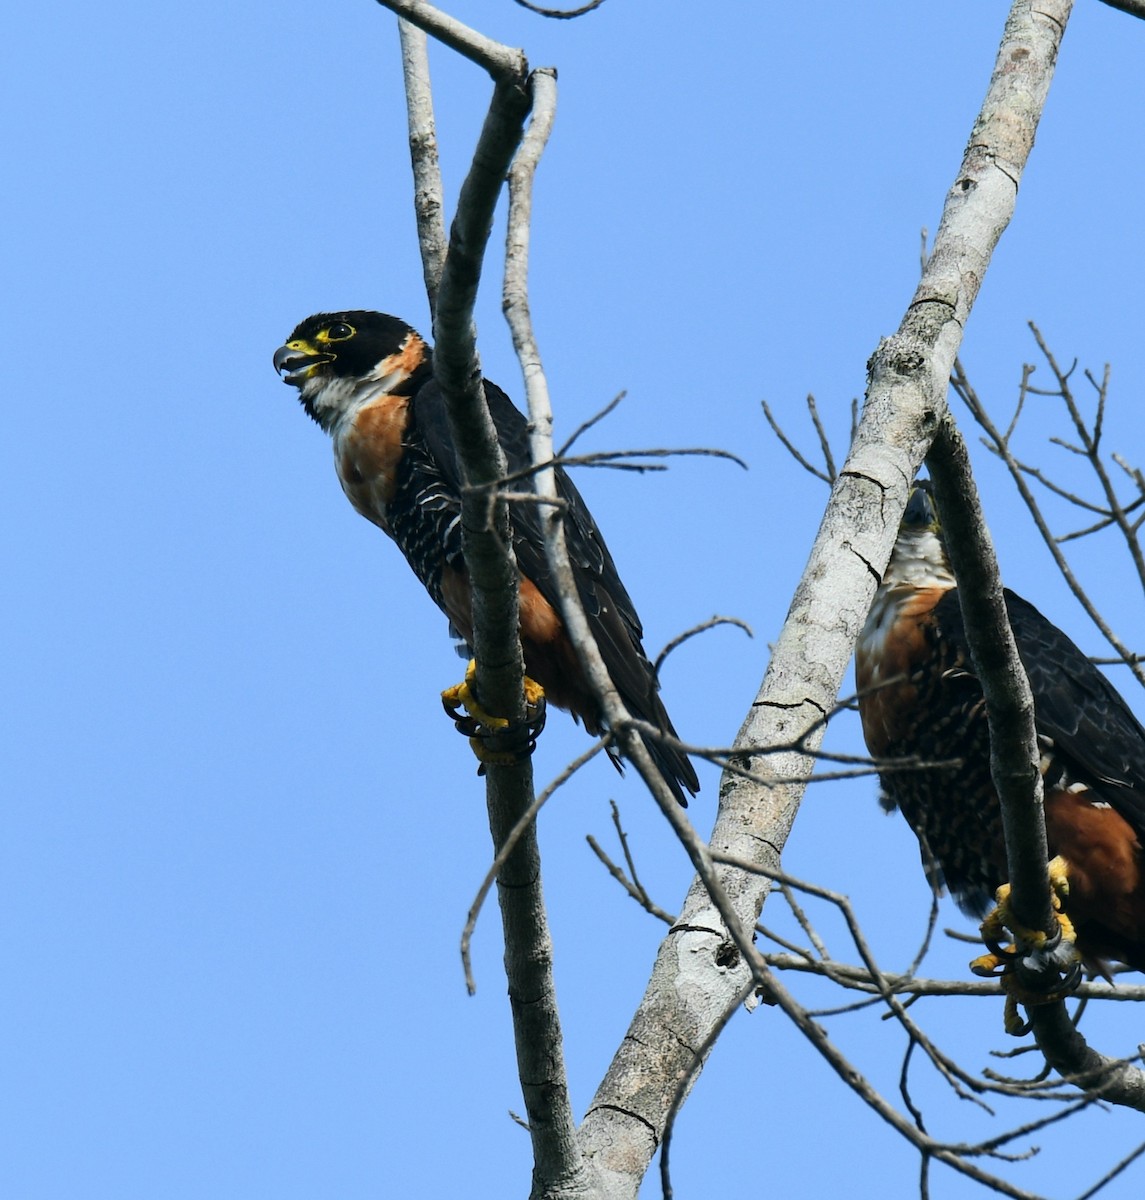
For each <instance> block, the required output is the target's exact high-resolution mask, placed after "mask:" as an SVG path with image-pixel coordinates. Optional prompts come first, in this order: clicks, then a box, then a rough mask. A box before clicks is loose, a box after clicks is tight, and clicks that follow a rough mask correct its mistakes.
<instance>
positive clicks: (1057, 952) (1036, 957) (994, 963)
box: [970, 855, 1081, 1037]
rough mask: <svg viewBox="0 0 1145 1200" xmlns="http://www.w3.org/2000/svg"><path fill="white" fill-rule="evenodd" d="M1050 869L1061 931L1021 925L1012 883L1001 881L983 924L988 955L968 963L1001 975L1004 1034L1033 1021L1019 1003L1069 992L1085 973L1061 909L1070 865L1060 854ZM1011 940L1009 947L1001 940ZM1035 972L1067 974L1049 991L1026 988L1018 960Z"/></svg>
mask: <svg viewBox="0 0 1145 1200" xmlns="http://www.w3.org/2000/svg"><path fill="white" fill-rule="evenodd" d="M1048 866H1049V873H1050V888H1051V896H1050V903H1051V906H1052V907H1053V910H1054V916H1055V917H1056V918H1057V926H1058V928H1057V932H1056V933H1055V934H1053V935H1052V936H1051V935H1048V934H1046V933H1045V932H1044V931H1043V930H1040V929H1026V928H1024V927H1023V926H1022V925H1020V924H1019V923H1018V921H1017V920H1016V919H1015V917H1014V915H1013V912H1012V911H1011V909H1010V885H1009V884H1008V883H1006V884H1003V885H1002V886H1001V887H1000V888H999V889H998V891H997V892H996V893H995V895H994V900H995V907H994V909H993V910H992V911H991V912H990V913H989V914H988V915H987V917H986V919H985V920H984V921H983V922H982V927H981V928H982V940H983V941H984V942H985V943H986V946H987V949H988V950H989V953H988V954H983V955H980V956H979V957H978V958H976V959H974V961H973V962H972V963H971V964H970V970H971V971H973V972H974V974H975V975H981V976H984V977H986V978H992V979H997V980H998V981H999V982H1000V983H1001V985H1002V990H1003V991H1004V992H1005V993H1006V1013H1005V1018H1004V1021H1005V1026H1006V1032H1007V1033H1011V1034H1014V1035H1015V1036H1017V1037H1021V1036H1022V1035H1023V1034H1025V1033H1028V1032H1029V1025H1027V1024H1026V1022H1024V1021H1023V1020H1022V1019H1021V1018H1020V1017H1019V1015H1018V1004H1019V1003H1021V1004H1025V1005H1033V1004H1050V1003H1052V1002H1053V1001H1055V1000H1061V999H1063V998H1064V997H1066V996H1068V995H1069V994H1070V992H1072V991H1073V989H1074V988H1075V987H1076V986H1077V982H1078V979H1079V978H1080V977H1081V962H1080V955H1079V954H1078V952H1077V945H1076V942H1077V935H1076V933H1075V932H1074V927H1073V922H1072V921H1071V920H1070V919H1069V917H1067V916H1066V915H1065V913H1064V912H1063V911H1062V902H1063V900H1064V899H1065V897H1066V896H1068V895H1069V871H1068V865H1067V863H1066V861H1065V859H1064V858H1062V857H1061V856H1060V855H1059V856H1058V857H1057V858H1055V859H1053V860H1051V862H1050V863H1049V864H1048ZM1007 938H1008V939H1010V944H1009V945H1003V944H1002V943H1003V942H1004V941H1006V939H1007ZM1019 962H1020V963H1021V964H1022V966H1024V967H1026V968H1028V969H1029V970H1032V971H1039V970H1040V971H1042V972H1045V971H1046V970H1049V969H1052V970H1054V971H1056V972H1059V973H1062V974H1063V976H1064V978H1062V980H1061V982H1060V983H1059V984H1058V985H1057V986H1056V987H1053V988H1051V989H1049V990H1037V989H1034V988H1030V987H1026V986H1024V985H1023V984H1022V982H1021V981H1020V979H1019V977H1018V975H1017V973H1016V971H1015V968H1016V966H1017V965H1018V963H1019Z"/></svg>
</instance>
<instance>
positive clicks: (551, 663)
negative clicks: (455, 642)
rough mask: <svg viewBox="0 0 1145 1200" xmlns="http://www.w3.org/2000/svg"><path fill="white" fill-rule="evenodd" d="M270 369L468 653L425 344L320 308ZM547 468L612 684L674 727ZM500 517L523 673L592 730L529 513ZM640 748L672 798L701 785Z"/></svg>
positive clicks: (615, 583)
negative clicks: (509, 556) (509, 548)
mask: <svg viewBox="0 0 1145 1200" xmlns="http://www.w3.org/2000/svg"><path fill="white" fill-rule="evenodd" d="M274 366H275V369H276V370H277V371H278V372H279V373H280V374H281V375H282V377H283V379H284V380H285V381H286V382H287V383H289V384H291V385H292V386H293V387H296V388H297V389H298V392H299V396H300V398H301V400H302V406H303V408H305V409H306V411H307V413H309V414H310V416H311V417H313V418H314V420H315V421H316V422H317V423H318V424H319V425H321V426H322V428H323V429H324V430H325V431H326V432H327V433H328V434H330V436H331V437H332V438H333V440H334V466H335V469H336V470H337V472H338V481H339V482H340V483H341V484H342V489H343V491H344V492H345V493H346V495H347V496H348V497H349V499H350V502H351V504H353V506H354V507H355V508H356V509H357V510H358V512H359V513H361V514H362V516H363V517H365V518H366V519H367V520H369V521H372V522H373V523H374V524H375V525H377V526H378V527H379V528H380V529H382V530H383V531H384V532H386V533H388V534H389V535H390V537H392V538H393V539H394V541H395V542H397V544H398V547H399V548H400V549H401V551H402V553H403V554H404V555H405V557H406V560H407V561H408V563H409V565H410V566H411V567H412V568H413V570H414V574H416V575H417V577H418V579H420V580H421V582H422V584H423V585H424V587H425V589H426V591H428V592H429V594H430V596H431V597H432V598H433V600H434V603H435V604H437V606H438V608H440V609H441V610H442V611H443V612H444V613H445V615H446V616H447V617H448V618H449V620H450V623H451V625H452V627H453V629H454V631H455V632H456V633H457V634H458V635H459V636H460V637H461V638H462V639H463V640H464V641H465V642H466V643H467V644H468V645H469V647H470V648H471V652H472V645H473V618H472V615H471V605H470V592H469V579H468V575H467V572H466V569H465V561H464V559H463V558H462V553H461V520H460V514H461V477H460V471H459V469H458V465H457V458H456V455H455V453H454V448H453V443H452V440H451V438H450V433H449V424H448V422H447V420H446V412H445V401H444V398H443V396H442V394H441V391H440V389H439V388H438V385H437V383H436V382H435V381H434V377H433V363H432V352H431V350H430V349H429V347H428V346H427V345H426V343H425V342H424V341H423V340H422V338H421V337H420V336H419V335H418V334H417V333H416V332H415V331H414V330H413V329H411V328H410V327H409V326H408V325H407V324H406V323H405V322H404V321H400V320H398V319H397V318H396V317H390V316H386V315H384V314H382V313H376V312H365V311H351V312H337V313H318V314H316V315H315V316H312V317H308V318H307V319H306V320H305V321H303V322H302V324H301V325H299V326H298V327H297V329H295V330H294V332H293V333H292V334H291V335H290V337H289V338H288V339H287V341H286V344H285V345H284V346H280V347H279V349H278V350H276V351H275V354H274ZM485 398H486V400H487V402H488V404H489V411H490V414H491V415H492V418H493V423H494V425H495V426H496V428H497V435H498V439H499V441H500V443H501V448H502V449H503V450H504V452H505V457H506V459H507V460H508V467H509V471H510V473H516V472H519V471H522V470H527V469H528V468H529V467H530V466H531V465H532V458H531V455H530V451H529V438H528V425H527V423H526V420H525V417H524V416H523V415H522V414H521V413H520V412H519V411H518V410H517V409H516V408H515V407H514V405H513V402H512V401H511V400H510V399H509V398H508V396H506V395H505V393H504V392H502V391H501V389H500V388H498V387H497V386H496V385H495V384H492V383H490V382H489V381H488V380H485ZM556 476H557V490H558V493H559V495H560V496H561V498H562V499H563V500H564V501H565V503H566V504H567V508H566V510H565V533H566V536H567V539H568V550H569V557H570V558H571V560H572V565H573V572H574V574H575V576H576V582H577V590H578V592H579V594H580V598H581V601H582V603H583V604H584V607H585V611H586V612H587V614H588V618H589V622H590V624H591V627H592V632H593V635H594V637H595V638H596V644H597V646H598V647H599V649H600V653H601V655H602V656H603V658H604V662H605V665H606V666H607V667H608V672H609V674H610V676H611V677H612V682H613V683H614V684H615V686H616V689H617V691H618V692H619V693H620V696H621V698H622V699H623V701H624V703H625V705H626V706H627V708H628V711H629V712H630V713H631V714H632V715H633V716H634V717H637V718H639V719H641V720H644V721H647V722H649V723H650V724H652V725H653V726H655V727H656V728H658V729H660V730H662V731H663V732H664V733H665V734H668V735H671V736H674V735H675V730H674V729H673V728H672V722H671V720H670V719H669V717H668V713H667V712H666V711H665V709H664V705H663V703H662V702H661V700H660V697H659V695H658V689H659V684H658V681H657V679H656V676H655V674H654V672H653V670H652V666H651V664H650V663H649V661H648V658H647V656H646V655H645V653H644V647H643V645H642V644H641V638H642V636H643V630H642V629H641V626H640V618H639V617H638V616H637V615H636V609H635V607H634V605H633V603H632V600H631V599H630V598H629V595H628V592H627V591H626V590H625V587H624V584H623V583H621V581H620V576H619V575H618V574H617V570H616V565H615V564H614V563H613V561H612V555H611V554H609V552H608V547H607V546H606V545H605V544H604V538H603V537H601V535H600V532H599V530H598V529H597V527H596V524H595V522H594V521H593V519H592V515H591V514H590V513H589V511H588V507H587V506H586V505H585V502H584V501H583V500H582V499H581V497H580V493H579V492H578V491H577V490H576V488H575V487H574V486H573V483H572V480H571V479H569V477H568V476H567V475H566V474H565V472H564V471H563V470H560V469H559V468H558V469H557V472H556ZM531 487H532V480H531V477H528V476H526V477H525V478H524V479H522V480H520V481H519V482H514V488H515V489H517V490H521V489H529V488H531ZM509 516H510V521H511V524H512V530H513V549H514V551H515V552H516V556H517V565H518V568H519V569H520V573H521V587H520V600H521V646H522V649H523V650H524V655H525V669H526V671H527V672H528V674H529V675H530V676H531V677H532V678H533V679H534V680H536V681H537V683H539V684H540V685H541V687H542V688H544V690H545V693H546V695H547V698H548V699H549V701H551V702H552V703H554V704H556V705H557V706H558V707H560V708H565V709H568V710H569V711H570V712H571V713H572V714H573V716H574V717H576V718H578V719H579V720H581V721H583V722H584V725H585V728H586V729H587V730H588V731H589V733H592V734H600V733H601V732H602V731H603V727H604V726H603V721H602V717H601V712H600V708H599V706H598V704H597V702H596V699H595V697H594V696H593V694H592V690H591V688H590V687H589V685H588V681H587V680H586V678H585V676H584V672H583V671H582V669H581V666H580V662H579V660H578V658H577V655H576V651H575V649H574V648H573V645H572V642H571V641H570V639H569V636H568V634H567V632H566V631H565V627H564V624H563V622H562V620H561V617H560V604H559V595H558V592H557V586H556V583H555V581H554V580H553V578H552V576H551V574H550V572H549V568H548V565H547V563H546V560H545V553H544V546H543V543H542V538H541V526H540V521H539V519H538V515H537V510H536V508H535V506H533V505H531V504H520V503H517V504H512V505H510V507H509ZM646 745H647V747H648V751H649V753H650V754H651V756H652V758H653V760H654V761H655V763H656V765H657V767H658V768H659V770H660V773H661V774H662V775H663V777H664V781H665V783H667V785H668V787H669V788H670V789H671V790H672V793H673V795H674V796H675V797H676V799H677V800H679V801H680V803H681V804H686V803H687V800H686V797H685V794H684V793H685V792H689V793H691V794H693V795H694V794H695V793H696V792H697V791H698V790H699V786H700V785H699V782H698V780H697V779H696V773H695V771H694V770H693V768H692V764H691V763H690V762H689V761H688V759H687V758H686V756H685V755H684V754H682V753H681V752H679V751H678V750H676V749H674V748H672V747H670V746H666V745H663V744H662V743H660V742H658V741H656V740H655V739H653V738H648V739H646Z"/></svg>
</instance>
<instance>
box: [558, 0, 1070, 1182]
mask: <svg viewBox="0 0 1145 1200" xmlns="http://www.w3.org/2000/svg"><path fill="white" fill-rule="evenodd" d="M1070 7H1071V6H1070V4H1069V3H1068V0H1051V2H1049V3H1041V4H1040V5H1039V6H1038V7H1037V9H1035V6H1034V5H1033V4H1031V3H1029V2H1028V0H1019V2H1018V3H1015V4H1014V6H1013V8H1012V9H1011V12H1010V15H1009V17H1008V19H1007V22H1006V27H1005V31H1004V35H1003V39H1002V43H1001V46H1000V49H999V53H998V57H997V60H996V63H995V68H994V73H993V76H992V78H991V81H990V85H989V88H988V90H987V95H986V99H985V102H984V104H983V106H982V110H981V112H980V114H979V116H978V119H977V121H976V122H975V125H974V129H973V132H972V135H971V138H970V144H969V147H968V149H967V151H966V154H965V156H964V159H963V162H962V165H961V167H960V169H959V172H958V175H957V176H956V178H955V182H954V184H953V186H952V187H951V189H950V191H949V193H948V195H947V200H946V205H945V208H944V212H943V218H942V223H941V225H940V227H939V230H938V234H937V236H936V238H935V248H934V252H933V254H932V255H931V258H930V261H929V262H928V264H927V268H926V271H925V272H924V274H923V278H922V280H921V282H920V284H919V286H918V289H917V291H916V294H915V296H914V298H913V299H912V301H911V303H910V305H909V307H908V309H907V312H906V314H905V316H904V318H903V321H902V324H901V325H900V328H899V330H898V332H897V333H896V334H895V335H894V336H893V337H892V338H890V339H888V340H887V341H885V342H884V343H883V344H882V345H881V346H880V347H879V349H878V350H877V351H876V353H875V356H874V358H873V360H872V362H871V367H870V377H869V385H868V390H867V399H866V404H865V406H864V411H863V417H862V420H861V422H860V425H859V428H858V430H857V433H856V438H855V442H854V445H853V447H852V450H851V454H850V456H849V457H848V460H847V462H846V463H845V464H844V466H843V468H842V469H841V471H840V474H839V478H838V479H837V480H836V482H835V485H834V487H833V489H832V494H831V499H830V501H829V503H828V507H827V511H826V513H825V514H824V517H823V522H822V524H821V527H820V530H819V533H818V536H817V537H816V540H815V543H814V545H813V547H812V550H811V556H810V560H809V562H808V565H807V567H806V569H805V571H804V574H803V577H802V579H801V580H800V583H799V585H798V587H797V589H796V593H795V596H794V598H793V600H792V604H791V608H790V610H789V612H788V617H787V620H786V621H785V623H784V627H783V630H782V632H781V633H780V636H779V639H778V641H777V642H776V646H775V651H774V653H773V655H772V659H771V663H770V664H769V666H768V670H767V674H766V676H765V678H764V682H763V686H762V687H761V689H760V693H759V695H758V696H757V698H756V700H755V702H754V704H753V705H752V709H751V712H750V713H749V714H748V717H747V719H746V720H745V722H744V724H743V727H742V728H741V730H740V734H739V736H738V738H737V743H736V744H737V747H738V749H739V752H740V753H741V754H742V755H743V756H744V759H745V760H746V761H747V762H748V763H749V764H752V760H753V758H754V756H753V753H752V752H753V750H755V749H758V748H762V747H768V746H772V745H776V744H779V743H794V744H803V745H805V746H806V749H807V750H808V751H813V750H815V749H816V748H817V747H818V742H819V738H820V737H821V733H817V734H811V735H810V736H809V737H807V739H806V741H805V742H801V741H800V739H801V738H802V737H803V736H804V734H806V733H807V732H808V731H810V730H811V729H812V727H813V726H814V725H815V723H816V722H817V721H819V720H820V719H821V718H822V716H823V715H824V714H825V713H827V712H828V711H829V710H830V709H831V707H832V705H833V704H834V700H835V696H836V695H837V694H838V690H839V686H840V683H841V681H842V677H843V673H844V671H845V669H846V665H847V662H848V660H849V658H850V655H851V650H852V647H853V645H854V640H855V637H856V636H857V634H858V631H859V629H860V628H861V626H862V623H863V620H864V619H865V617H866V613H867V609H868V607H869V605H870V601H871V597H872V595H873V594H874V589H875V587H876V585H877V583H878V580H879V578H880V576H881V574H882V571H883V568H884V567H885V565H886V562H887V559H888V558H889V556H890V550H891V546H892V545H893V542H894V537H895V533H896V531H897V527H898V523H899V519H900V517H901V514H902V511H903V509H904V507H905V504H906V498H907V489H908V487H909V485H910V482H911V480H912V479H913V478H914V475H915V472H916V471H917V469H918V467H919V466H920V465H921V463H922V460H923V457H924V455H925V453H926V451H927V449H928V448H929V445H930V442H931V440H932V439H933V437H934V434H935V432H936V431H937V428H938V424H939V421H940V420H941V418H942V416H943V414H944V412H945V389H946V380H947V379H948V378H949V374H950V370H951V368H952V366H953V362H954V356H955V353H956V352H957V348H958V345H959V342H960V340H961V336H962V329H963V327H964V324H965V321H966V317H967V316H968V314H969V312H970V309H971V306H972V305H973V303H974V299H975V297H976V295H977V293H978V289H979V287H980V286H981V282H982V279H983V277H984V275H985V272H986V268H987V266H988V265H989V261H990V255H991V253H992V251H993V249H994V246H995V245H996V244H997V241H998V239H999V237H1000V236H1001V235H1002V232H1003V231H1004V230H1005V228H1006V225H1007V224H1008V222H1009V219H1010V217H1011V215H1012V213H1013V210H1014V204H1015V200H1016V195H1017V185H1018V180H1019V179H1020V177H1021V173H1022V169H1023V167H1024V165H1025V162H1026V159H1027V157H1028V155H1029V152H1030V150H1031V148H1032V146H1033V141H1034V133H1035V131H1036V128H1037V122H1038V118H1039V116H1040V114H1041V110H1042V106H1043V104H1044V101H1045V97H1046V93H1047V91H1048V88H1049V82H1050V79H1051V77H1052V74H1053V68H1054V65H1055V62H1056V59H1057V50H1058V45H1059V42H1060V39H1061V36H1062V34H1063V32H1064V29H1065V24H1066V20H1067V19H1068V16H1069V12H1070ZM811 764H812V759H811V756H810V754H799V753H792V754H789V755H787V756H781V759H780V761H779V762H774V761H771V760H769V761H767V762H765V763H764V764H762V765H761V766H755V771H757V772H762V774H763V775H764V776H765V777H766V776H767V774H768V773H772V774H774V775H775V776H776V777H787V778H795V779H799V778H803V777H806V775H807V774H808V773H809V772H810V770H811ZM801 795H802V784H801V783H798V782H796V783H784V784H778V783H777V784H776V785H775V786H773V787H767V786H765V785H762V784H760V783H759V782H757V781H755V780H750V779H746V778H743V777H732V776H730V775H726V776H725V778H724V780H723V782H722V785H721V789H720V812H719V817H718V819H717V822H716V827H715V830H714V833H713V837H712V845H713V847H714V848H717V849H719V850H720V851H721V852H723V853H725V854H728V855H730V856H732V857H735V858H742V859H746V860H749V861H752V862H758V863H760V864H761V865H763V866H767V867H771V868H775V867H778V865H779V855H780V852H781V850H782V848H783V845H784V843H785V842H786V839H787V835H788V832H789V831H790V828H791V824H792V821H793V820H794V817H795V814H796V812H797V810H798V806H799V801H800V798H801ZM720 878H721V882H722V883H723V886H724V888H725V889H726V891H727V894H728V895H729V897H730V898H731V900H732V903H733V904H734V906H735V908H736V911H737V913H738V914H739V917H740V920H741V921H742V922H743V923H745V924H747V925H748V926H749V927H750V926H751V925H753V924H754V922H755V920H756V917H757V916H758V914H759V911H760V909H761V907H762V905H763V902H764V900H765V899H766V896H767V893H768V891H769V888H770V884H769V882H768V881H767V880H766V879H764V878H761V877H758V876H755V875H753V874H750V873H745V872H739V871H736V870H735V869H733V868H730V867H729V868H725V869H723V870H722V871H721V872H720ZM747 973H748V968H747V966H746V964H745V962H744V956H741V955H737V954H734V953H729V946H728V934H727V932H726V931H725V929H724V927H723V923H722V922H721V920H720V917H719V914H718V912H717V911H716V909H715V906H714V905H713V903H712V900H711V898H710V895H709V893H708V890H707V888H706V887H705V886H704V884H703V883H702V881H700V880H697V881H696V882H695V883H694V884H693V886H692V888H691V890H690V891H689V894H688V897H687V899H686V901H685V904H684V907H683V912H682V915H681V919H680V922H679V923H678V925H677V926H675V927H674V928H673V929H672V931H671V932H670V933H669V934H668V936H667V938H666V939H665V941H664V943H663V944H662V946H661V949H660V953H659V955H658V957H657V960H656V964H655V966H654V968H653V973H652V978H651V981H650V983H649V986H648V990H647V991H646V993H645V996H644V999H643V1001H642V1002H641V1005H640V1007H639V1009H638V1011H637V1013H636V1015H635V1016H634V1018H633V1021H632V1023H631V1026H630V1028H629V1032H628V1035H627V1037H626V1038H625V1041H624V1043H623V1044H622V1046H621V1047H620V1049H619V1051H618V1053H617V1056H616V1058H615V1059H614V1061H613V1064H612V1066H611V1067H610V1069H609V1072H608V1074H607V1076H606V1078H605V1080H604V1081H603V1083H602V1084H601V1086H600V1088H599V1089H598V1091H597V1095H596V1097H595V1098H594V1100H593V1104H592V1107H591V1109H590V1112H589V1114H588V1116H587V1117H586V1118H585V1122H584V1125H583V1126H582V1135H581V1136H582V1144H583V1145H584V1146H585V1148H586V1153H588V1154H590V1155H591V1156H593V1157H594V1159H595V1161H596V1162H597V1163H598V1164H600V1166H601V1167H602V1169H605V1170H607V1171H609V1172H612V1173H614V1174H613V1179H614V1181H615V1184H616V1190H615V1192H614V1193H610V1195H611V1194H615V1195H617V1196H621V1195H631V1196H634V1195H635V1194H636V1191H637V1188H638V1186H639V1180H640V1178H641V1176H642V1175H643V1173H644V1170H645V1169H646V1165H647V1159H648V1158H650V1156H651V1154H652V1153H653V1152H654V1150H655V1148H656V1145H657V1140H658V1138H659V1136H660V1133H661V1131H662V1129H663V1122H664V1120H665V1118H666V1114H667V1111H668V1106H669V1104H670V1102H671V1097H672V1092H673V1081H674V1080H675V1079H677V1078H678V1077H679V1075H680V1072H681V1071H688V1070H690V1069H691V1060H692V1057H693V1051H692V1050H691V1049H689V1047H698V1046H701V1045H703V1044H704V1041H705V1038H706V1035H707V1032H708V1030H709V1029H710V1028H711V1027H712V1023H713V1022H715V1021H718V1020H719V1019H721V1017H722V1014H723V1013H724V1012H725V1011H726V1008H727V1004H728V1003H729V1002H730V1000H731V999H732V998H733V997H734V996H735V995H736V994H737V993H738V991H739V989H740V988H741V987H742V986H743V982H744V980H745V978H746V977H747Z"/></svg>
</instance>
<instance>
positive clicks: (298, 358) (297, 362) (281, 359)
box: [274, 341, 334, 387]
mask: <svg viewBox="0 0 1145 1200" xmlns="http://www.w3.org/2000/svg"><path fill="white" fill-rule="evenodd" d="M333 361H334V355H333V354H323V353H322V352H321V351H319V350H315V349H314V348H313V347H312V346H311V345H310V344H309V343H308V342H303V341H297V342H287V343H286V345H285V346H279V348H278V349H277V350H276V351H275V352H274V369H275V370H276V371H277V372H278V373H279V374H280V375H281V376H282V381H283V383H290V384H293V385H294V386H295V387H300V386H301V385H302V383H303V381H304V380H305V379H306V378H307V376H308V375H309V373H310V370H311V368H313V367H320V366H322V364H323V363H328V362H333Z"/></svg>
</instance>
